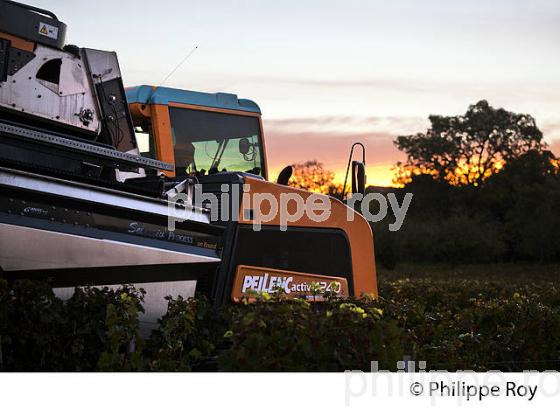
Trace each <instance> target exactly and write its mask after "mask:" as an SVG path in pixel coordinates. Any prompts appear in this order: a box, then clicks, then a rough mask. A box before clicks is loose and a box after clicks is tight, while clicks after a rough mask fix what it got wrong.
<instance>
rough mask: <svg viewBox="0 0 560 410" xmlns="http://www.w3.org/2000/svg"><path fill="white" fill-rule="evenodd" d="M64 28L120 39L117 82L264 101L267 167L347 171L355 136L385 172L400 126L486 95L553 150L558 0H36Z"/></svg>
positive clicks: (372, 172) (404, 130) (88, 37)
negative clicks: (523, 118)
mask: <svg viewBox="0 0 560 410" xmlns="http://www.w3.org/2000/svg"><path fill="white" fill-rule="evenodd" d="M30 3H32V4H34V5H36V6H38V7H43V8H47V9H49V10H51V11H53V12H55V13H56V14H57V15H58V16H59V18H60V19H61V20H62V21H64V22H65V23H66V24H67V25H68V34H67V42H68V43H74V44H76V45H79V46H82V47H93V48H100V49H107V50H115V51H117V53H118V54H119V58H120V63H121V68H122V71H123V75H124V80H125V84H126V85H127V86H128V85H138V84H153V85H158V84H159V83H160V82H161V81H162V80H163V79H164V78H165V77H166V75H167V74H168V73H169V72H170V71H171V70H172V69H173V68H174V67H175V66H176V65H177V64H178V63H179V62H180V61H181V60H182V59H183V58H184V57H185V56H186V55H187V54H188V53H189V51H190V50H191V49H192V48H193V47H194V46H195V45H198V46H199V48H198V50H197V51H196V52H195V53H194V54H193V55H192V56H191V58H190V59H189V60H188V61H187V62H186V63H185V64H184V65H183V66H182V67H181V68H179V69H178V70H177V72H176V73H175V74H174V75H173V76H172V77H171V78H170V79H169V80H168V81H167V82H166V84H165V85H166V86H172V87H179V88H186V89H192V90H200V91H208V92H217V91H222V92H231V93H235V94H238V95H239V96H240V97H242V98H249V99H252V100H254V101H256V102H257V103H258V104H259V105H260V107H261V110H262V112H263V118H264V126H265V134H266V138H267V148H268V157H269V162H270V163H271V165H272V168H273V171H274V170H277V169H279V168H282V167H283V166H285V165H287V164H291V163H294V162H303V161H305V160H309V159H317V160H319V161H321V162H323V163H324V164H325V166H326V167H327V168H329V169H331V170H333V171H335V172H336V173H337V175H338V177H339V178H343V177H344V169H345V166H346V161H347V156H348V151H349V148H350V145H351V144H352V142H353V141H362V142H363V143H364V144H365V145H366V148H367V150H368V158H367V160H368V169H367V171H368V183H370V184H377V185H389V184H390V183H391V179H392V174H391V171H390V168H391V166H392V165H393V164H394V163H395V162H396V161H398V160H402V159H403V156H402V155H401V154H400V153H399V152H398V151H397V150H396V149H395V148H394V147H393V144H392V140H393V139H394V138H395V137H396V136H397V135H404V134H410V133H415V132H420V131H425V129H426V127H427V116H428V115H429V114H432V113H434V114H446V115H452V114H459V113H464V112H465V111H466V109H467V106H468V105H469V104H472V103H475V102H476V101H478V100H480V99H487V100H489V102H490V103H491V104H492V105H494V106H501V107H504V108H506V109H508V110H512V111H517V112H526V113H529V114H532V115H533V116H535V117H536V119H537V124H538V126H539V127H540V128H541V130H542V131H543V132H544V134H545V139H546V141H547V142H548V143H549V144H550V145H551V146H552V147H553V150H554V151H555V153H556V154H560V50H559V48H560V1H556V0H509V1H504V0H493V1H479V0H476V1H451V0H450V1H433V0H427V1H390V2H388V1H367V2H366V1H348V0H346V1H337V2H334V1H327V0H322V1H303V0H300V1H292V0H284V1H173V0H169V1H166V0H159V1H140V0H137V1H115V0H112V1H107V0H97V1H96V2H95V3H92V2H91V1H84V0H75V1H72V2H68V1H63V0H50V1H47V0H41V1H39V0H35V1H33V0H30Z"/></svg>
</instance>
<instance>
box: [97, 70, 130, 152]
mask: <svg viewBox="0 0 560 410" xmlns="http://www.w3.org/2000/svg"><path fill="white" fill-rule="evenodd" d="M96 91H97V95H98V97H99V102H100V104H101V111H102V113H103V119H104V122H103V125H104V127H103V130H102V135H101V137H102V138H104V139H105V141H106V142H107V143H109V144H111V145H113V146H114V147H115V148H116V149H118V150H119V151H122V152H127V151H130V150H132V149H134V148H136V140H135V137H134V130H133V128H132V121H131V119H130V114H129V113H128V104H127V101H126V96H125V93H124V88H123V86H122V80H121V78H120V77H117V78H115V79H113V80H109V81H103V82H101V83H98V84H97V86H96Z"/></svg>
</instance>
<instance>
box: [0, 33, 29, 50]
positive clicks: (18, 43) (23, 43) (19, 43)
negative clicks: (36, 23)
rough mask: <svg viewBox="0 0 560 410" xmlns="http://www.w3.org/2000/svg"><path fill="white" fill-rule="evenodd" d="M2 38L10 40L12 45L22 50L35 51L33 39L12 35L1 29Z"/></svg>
mask: <svg viewBox="0 0 560 410" xmlns="http://www.w3.org/2000/svg"><path fill="white" fill-rule="evenodd" d="M0 38H3V39H5V40H10V42H11V43H12V47H15V48H19V49H20V50H23V51H28V52H30V53H32V52H33V51H35V43H34V42H33V41H28V40H24V39H23V38H19V37H16V36H12V35H11V34H8V33H2V32H1V31H0Z"/></svg>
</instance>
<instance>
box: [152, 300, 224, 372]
mask: <svg viewBox="0 0 560 410" xmlns="http://www.w3.org/2000/svg"><path fill="white" fill-rule="evenodd" d="M166 300H167V301H168V305H167V313H166V314H165V315H164V316H163V317H162V318H161V319H160V320H159V328H158V329H156V330H155V331H154V332H153V333H152V336H151V338H150V340H149V341H148V350H149V354H148V356H150V357H152V359H151V361H150V364H149V367H150V370H158V371H190V370H193V368H194V369H204V368H205V366H206V365H207V364H208V362H209V361H210V360H211V359H213V357H214V355H215V354H216V349H217V346H218V345H219V344H221V343H223V334H224V332H225V331H226V321H225V318H224V317H223V313H222V312H221V311H220V310H215V309H214V308H213V306H212V305H211V304H210V303H209V302H208V300H207V299H206V298H204V297H200V298H198V299H193V298H189V299H186V300H185V299H183V298H182V297H181V296H179V297H178V298H177V299H173V298H171V297H166Z"/></svg>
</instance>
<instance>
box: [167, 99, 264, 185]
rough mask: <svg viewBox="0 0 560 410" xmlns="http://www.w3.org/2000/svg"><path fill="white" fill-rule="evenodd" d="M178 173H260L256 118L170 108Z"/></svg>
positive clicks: (257, 119)
mask: <svg viewBox="0 0 560 410" xmlns="http://www.w3.org/2000/svg"><path fill="white" fill-rule="evenodd" d="M169 117H170V120H171V130H172V137H173V147H174V152H175V169H176V173H177V175H184V174H185V173H189V172H194V171H196V172H199V173H203V174H204V173H215V172H221V171H233V172H249V173H253V174H256V175H262V169H263V164H262V152H261V135H260V127H259V118H258V117H255V116H249V115H236V114H225V113H218V112H213V111H201V110H193V109H185V108H177V107H170V108H169Z"/></svg>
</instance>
